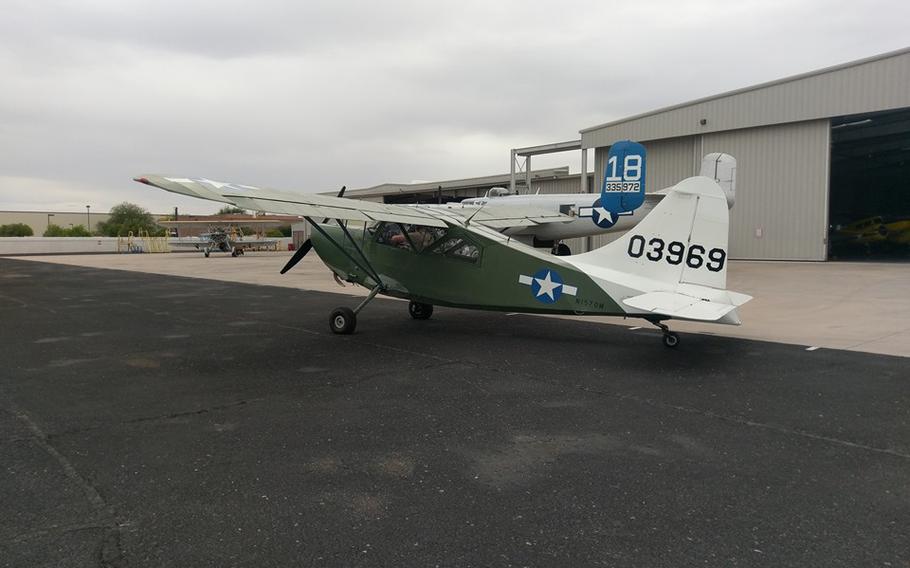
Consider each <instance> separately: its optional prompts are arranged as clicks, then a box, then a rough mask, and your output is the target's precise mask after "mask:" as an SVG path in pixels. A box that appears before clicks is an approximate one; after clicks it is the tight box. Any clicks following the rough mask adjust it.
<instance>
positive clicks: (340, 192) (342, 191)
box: [322, 185, 348, 225]
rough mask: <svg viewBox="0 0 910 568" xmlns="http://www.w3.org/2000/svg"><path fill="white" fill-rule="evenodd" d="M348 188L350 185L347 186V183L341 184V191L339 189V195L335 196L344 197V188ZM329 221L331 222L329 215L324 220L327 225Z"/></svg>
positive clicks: (323, 222)
mask: <svg viewBox="0 0 910 568" xmlns="http://www.w3.org/2000/svg"><path fill="white" fill-rule="evenodd" d="M347 188H348V186H346V185H343V186H341V191H339V192H338V195H336V196H335V197H344V190H346V189H347ZM328 222H329V218H328V217H326V218H325V219H323V220H322V224H323V225H325V224H326V223H328Z"/></svg>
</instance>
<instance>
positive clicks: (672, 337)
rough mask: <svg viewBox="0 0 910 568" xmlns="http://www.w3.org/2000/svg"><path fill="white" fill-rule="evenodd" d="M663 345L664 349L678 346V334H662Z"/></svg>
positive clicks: (671, 332)
mask: <svg viewBox="0 0 910 568" xmlns="http://www.w3.org/2000/svg"><path fill="white" fill-rule="evenodd" d="M664 345H665V346H666V347H671V348H673V347H676V346H677V345H679V334H678V333H676V332H673V331H670V332H667V333H665V334H664Z"/></svg>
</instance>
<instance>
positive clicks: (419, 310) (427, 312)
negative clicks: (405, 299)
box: [408, 302, 433, 320]
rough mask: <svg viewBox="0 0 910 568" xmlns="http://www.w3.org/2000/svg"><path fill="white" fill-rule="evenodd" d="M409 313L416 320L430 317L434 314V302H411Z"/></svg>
mask: <svg viewBox="0 0 910 568" xmlns="http://www.w3.org/2000/svg"><path fill="white" fill-rule="evenodd" d="M408 313H409V314H411V317H412V318H414V319H416V320H425V319H430V316H431V315H433V304H422V303H420V302H411V303H410V304H408Z"/></svg>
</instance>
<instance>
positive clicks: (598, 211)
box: [592, 207, 613, 223]
mask: <svg viewBox="0 0 910 568" xmlns="http://www.w3.org/2000/svg"><path fill="white" fill-rule="evenodd" d="M592 212H593V214H594V215H596V216H597V218H596V219H595V221H594V222H595V223H601V222H603V220H604V219H606V220H607V221H609V222H610V223H612V222H613V215H612V214H611V213H610V212H609V211H607V210H606V209H604V208H603V207H594V208H592Z"/></svg>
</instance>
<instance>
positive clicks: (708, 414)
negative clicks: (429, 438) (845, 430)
mask: <svg viewBox="0 0 910 568" xmlns="http://www.w3.org/2000/svg"><path fill="white" fill-rule="evenodd" d="M347 339H348V340H350V341H356V342H357V343H360V344H362V345H369V346H373V347H378V348H381V349H386V350H389V351H397V352H401V353H407V354H410V355H416V356H418V357H425V358H428V359H435V360H437V361H446V362H450V363H460V364H463V365H466V366H470V367H474V368H478V369H479V368H484V369H487V370H489V371H494V372H496V373H500V374H509V375H512V376H516V377H524V378H527V379H530V380H532V381H537V382H539V383H543V384H548V385H553V386H559V387H562V388H571V389H574V390H580V391H582V392H586V393H593V394H597V395H601V396H607V397H610V398H615V399H617V400H625V401H632V402H636V403H638V404H643V405H646V406H650V407H652V408H661V409H664V410H673V411H676V412H683V413H686V414H693V415H699V416H703V417H705V418H711V419H715V420H723V421H725V422H729V423H731V424H738V425H740V426H746V427H749V428H760V429H764V430H769V431H772V432H777V433H780V434H785V435H788V436H799V437H801V438H807V439H810V440H815V441H819V442H826V443H829V444H835V445H839V446H843V447H847V448H853V449H858V450H865V451H869V452H875V453H878V454H885V455H889V456H893V457H898V458H902V459H910V453H906V452H902V451H900V450H895V449H893V448H879V447H876V446H870V445H868V444H863V443H860V442H853V441H850V440H843V439H841V438H834V437H831V436H825V435H822V434H815V433H813V432H808V431H806V430H800V429H798V428H788V427H786V426H783V425H780V424H772V423H766V422H757V421H755V420H750V419H748V418H746V417H745V416H740V415H736V414H721V413H719V412H714V411H713V410H705V409H701V408H694V407H690V406H683V405H678V404H671V403H668V402H661V401H658V400H654V399H651V398H646V397H640V396H637V395H633V394H623V393H619V392H611V391H606V390H599V389H594V388H589V387H584V386H582V385H568V386H567V385H564V384H562V383H558V382H555V381H552V380H547V379H543V378H540V377H537V376H535V375H532V374H530V373H526V372H520V371H514V370H512V369H508V368H505V369H504V368H498V367H492V366H489V365H481V364H480V363H478V362H476V361H471V360H469V359H464V360H456V359H450V358H445V357H440V356H438V355H430V354H427V353H421V352H419V351H413V350H409V349H405V348H402V347H393V346H391V345H383V344H379V343H372V342H367V341H357V339H356V338H353V337H350V338H347ZM466 382H467V381H466ZM469 384H470V383H469ZM472 386H475V387H477V388H478V389H480V387H479V386H477V385H472ZM481 390H483V389H481ZM484 392H486V391H484Z"/></svg>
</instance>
